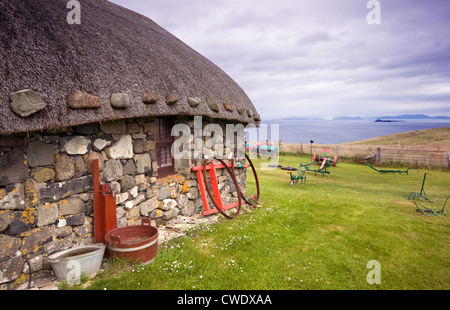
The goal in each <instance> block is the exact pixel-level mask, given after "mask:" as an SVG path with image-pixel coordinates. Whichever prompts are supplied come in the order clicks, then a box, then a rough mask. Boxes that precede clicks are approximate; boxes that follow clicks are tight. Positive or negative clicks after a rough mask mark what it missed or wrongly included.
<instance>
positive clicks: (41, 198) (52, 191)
mask: <svg viewBox="0 0 450 310" xmlns="http://www.w3.org/2000/svg"><path fill="white" fill-rule="evenodd" d="M89 191H92V176H90V175H87V176H84V177H81V178H76V179H71V180H69V181H65V182H60V183H55V184H51V185H48V186H45V187H43V188H39V189H35V193H34V194H35V196H34V199H33V201H32V203H33V205H38V204H44V203H47V202H54V201H58V200H61V199H63V198H66V197H69V196H71V195H75V194H82V193H86V192H89Z"/></svg>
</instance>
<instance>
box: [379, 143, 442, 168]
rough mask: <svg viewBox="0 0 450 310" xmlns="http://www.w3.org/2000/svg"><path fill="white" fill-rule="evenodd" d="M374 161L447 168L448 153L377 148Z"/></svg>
mask: <svg viewBox="0 0 450 310" xmlns="http://www.w3.org/2000/svg"><path fill="white" fill-rule="evenodd" d="M376 162H377V164H380V163H393V164H409V165H412V166H422V167H424V166H425V167H444V168H448V167H449V165H448V163H449V153H448V152H446V151H431V150H408V149H389V148H377V152H376Z"/></svg>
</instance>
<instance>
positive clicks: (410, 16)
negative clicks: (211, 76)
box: [112, 0, 450, 118]
mask: <svg viewBox="0 0 450 310" xmlns="http://www.w3.org/2000/svg"><path fill="white" fill-rule="evenodd" d="M112 1H113V2H115V3H118V4H120V5H123V6H125V7H128V8H130V9H132V10H135V11H138V12H139V13H141V14H144V15H147V16H148V17H150V18H152V19H153V20H155V22H157V23H158V24H160V25H161V26H162V27H164V28H166V29H167V30H168V31H170V32H172V33H173V34H175V35H176V36H177V37H179V38H180V39H181V40H183V41H184V42H186V43H187V44H188V45H190V46H191V47H193V48H194V49H196V50H197V51H199V52H200V53H201V54H203V55H204V56H206V57H207V58H209V59H210V60H211V61H213V62H214V63H216V64H217V65H219V67H221V68H222V69H223V70H224V71H225V72H227V73H228V74H230V75H231V76H232V77H233V78H234V79H235V80H236V81H237V82H238V83H239V84H240V85H241V86H242V87H243V88H244V90H245V91H246V92H247V93H248V94H249V96H250V98H251V99H252V101H253V102H254V104H255V105H256V107H257V108H258V109H260V110H261V113H260V114H261V116H262V117H263V118H264V117H272V116H274V115H277V116H279V117H284V116H286V115H283V113H284V114H286V113H287V114H288V116H292V115H294V114H295V115H296V116H300V117H301V116H311V117H314V116H325V117H327V116H328V117H332V116H333V115H335V114H336V113H339V114H341V115H342V114H345V113H347V114H352V115H355V113H356V112H357V113H359V114H360V115H361V116H364V115H371V114H372V113H373V107H374V105H375V104H376V105H377V106H378V107H379V108H383V109H385V112H384V111H383V112H384V113H386V114H391V113H390V111H391V109H394V110H393V111H397V110H400V109H408V110H409V111H417V112H420V111H422V110H421V109H424V107H427V108H426V109H430V111H431V110H432V111H433V113H437V114H447V115H450V104H449V103H450V85H449V81H450V35H449V29H450V20H449V19H448V16H450V2H449V1H439V0H431V1H419V0H409V1H403V0H389V1H384V0H380V3H381V12H382V18H381V25H368V24H367V22H366V15H367V13H368V12H369V11H368V9H367V8H366V4H367V1H366V0H346V1H335V0H316V1H310V0H279V1H272V0H259V1H256V0H245V1H242V0H220V1H207V0H191V1H180V0H152V1H138V0H126V1H125V0H112ZM418 89H420V90H421V91H420V92H418V91H417V90H418ZM319 104H320V105H322V106H323V107H324V109H323V111H317V109H310V107H311V106H317V105H319ZM408 105H410V106H409V108H408ZM431 106H432V107H433V108H432V109H431V108H428V107H431ZM377 109H378V108H377ZM409 111H404V112H409ZM422 112H425V111H422ZM324 114H326V115H324Z"/></svg>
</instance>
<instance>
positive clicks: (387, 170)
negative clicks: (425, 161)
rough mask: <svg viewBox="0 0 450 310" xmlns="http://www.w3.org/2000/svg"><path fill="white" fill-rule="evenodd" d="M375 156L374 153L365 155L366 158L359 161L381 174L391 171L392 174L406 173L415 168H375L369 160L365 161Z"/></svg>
mask: <svg viewBox="0 0 450 310" xmlns="http://www.w3.org/2000/svg"><path fill="white" fill-rule="evenodd" d="M375 156H376V155H371V156H367V157H366V158H364V161H361V163H362V162H364V163H365V164H366V165H367V166H368V167H370V168H372V169H373V170H375V171H376V172H378V173H381V174H388V173H393V174H396V173H398V174H402V173H406V174H408V173H409V170H412V169H415V168H408V169H406V170H393V169H377V168H375V167H374V166H372V165H371V164H369V162H368V161H367V160H368V159H370V158H372V157H375Z"/></svg>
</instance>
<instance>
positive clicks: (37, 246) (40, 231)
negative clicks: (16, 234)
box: [21, 226, 55, 257]
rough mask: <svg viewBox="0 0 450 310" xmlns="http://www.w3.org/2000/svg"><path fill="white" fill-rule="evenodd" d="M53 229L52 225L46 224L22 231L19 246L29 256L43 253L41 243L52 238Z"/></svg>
mask: <svg viewBox="0 0 450 310" xmlns="http://www.w3.org/2000/svg"><path fill="white" fill-rule="evenodd" d="M54 231H55V228H54V227H53V226H46V227H41V228H35V229H32V230H29V231H27V232H25V233H23V234H22V235H21V236H22V237H23V239H22V246H21V251H22V253H23V254H24V255H29V257H32V256H35V255H37V254H43V252H44V248H43V245H44V244H45V243H47V242H50V241H52V240H53V234H54Z"/></svg>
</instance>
